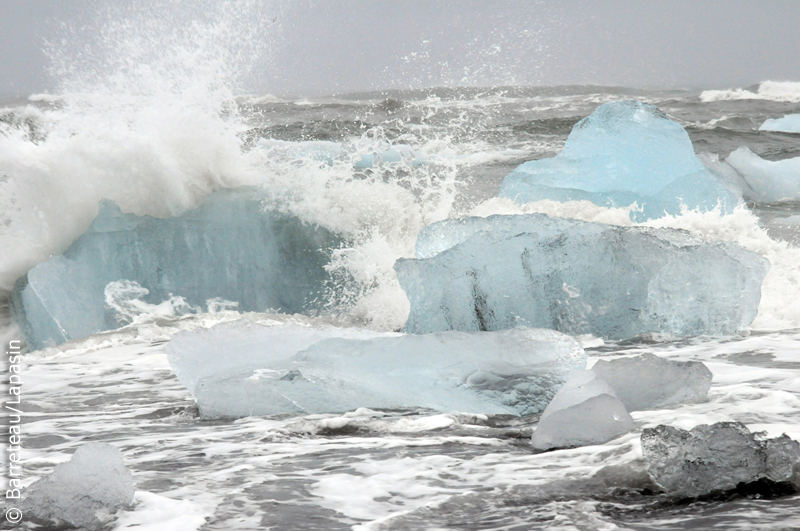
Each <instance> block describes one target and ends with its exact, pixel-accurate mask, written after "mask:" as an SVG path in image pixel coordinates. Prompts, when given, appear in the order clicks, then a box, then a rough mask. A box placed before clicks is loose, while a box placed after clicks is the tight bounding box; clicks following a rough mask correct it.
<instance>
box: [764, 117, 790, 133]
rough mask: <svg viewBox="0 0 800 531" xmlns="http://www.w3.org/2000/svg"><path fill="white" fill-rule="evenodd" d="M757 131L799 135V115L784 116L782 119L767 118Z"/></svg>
mask: <svg viewBox="0 0 800 531" xmlns="http://www.w3.org/2000/svg"><path fill="white" fill-rule="evenodd" d="M758 130H759V131H776V132H779V133H800V114H786V115H784V116H783V118H768V119H767V120H765V121H764V123H763V124H761V127H759V128H758Z"/></svg>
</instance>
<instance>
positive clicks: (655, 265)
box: [395, 214, 769, 339]
mask: <svg viewBox="0 0 800 531" xmlns="http://www.w3.org/2000/svg"><path fill="white" fill-rule="evenodd" d="M417 256H421V257H425V258H417V259H400V260H398V261H397V262H396V263H395V270H396V271H397V276H398V279H399V281H400V285H401V286H402V288H403V290H404V291H405V292H406V296H407V297H408V300H409V302H410V304H411V312H410V314H409V318H408V321H407V322H406V331H407V332H410V333H417V334H422V333H430V332H438V331H444V330H462V331H478V330H502V329H508V328H515V327H518V326H527V327H531V328H551V329H554V330H559V331H561V332H564V333H567V334H570V335H574V336H579V335H585V334H591V335H593V336H595V337H603V338H611V339H624V338H630V337H635V336H638V335H641V334H645V333H651V332H652V333H667V334H671V335H674V336H687V335H699V334H726V335H727V334H732V333H735V332H737V331H738V330H741V329H742V328H744V327H746V326H748V325H749V324H750V323H751V322H752V321H753V319H754V318H755V316H756V314H757V313H758V304H759V301H760V299H761V282H762V281H763V279H764V276H765V275H766V272H767V270H768V268H769V263H768V262H767V261H766V260H765V259H764V258H762V257H761V256H759V255H758V254H756V253H753V252H751V251H747V250H745V249H743V248H742V247H740V246H739V245H737V244H733V243H723V242H713V243H712V242H706V241H703V240H701V239H700V238H697V237H695V236H692V235H691V234H689V233H687V232H684V231H678V230H673V229H650V228H644V227H617V226H612V225H604V224H600V223H589V222H583V221H578V220H574V219H563V218H551V217H548V216H546V215H544V214H528V215H514V216H501V215H496V216H490V217H488V218H475V217H471V218H461V219H454V220H445V221H441V222H438V223H434V224H432V225H430V226H428V227H426V228H425V229H423V230H422V231H421V233H420V235H419V237H418V239H417Z"/></svg>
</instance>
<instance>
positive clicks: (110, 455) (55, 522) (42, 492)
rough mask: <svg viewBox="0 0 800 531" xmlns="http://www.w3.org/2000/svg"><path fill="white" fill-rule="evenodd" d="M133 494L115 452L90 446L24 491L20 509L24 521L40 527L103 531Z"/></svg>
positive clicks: (107, 446)
mask: <svg viewBox="0 0 800 531" xmlns="http://www.w3.org/2000/svg"><path fill="white" fill-rule="evenodd" d="M133 492H134V489H133V479H132V478H131V473H130V471H129V470H128V469H127V468H126V467H125V463H124V462H123V461H122V455H121V454H120V453H119V450H117V449H116V448H115V447H113V446H111V445H110V444H107V443H99V442H94V443H88V444H84V445H83V446H81V447H80V448H78V450H77V451H76V452H75V454H74V455H73V456H72V459H70V460H69V461H68V462H66V463H61V464H60V465H58V466H56V468H55V470H53V472H52V474H50V475H49V476H45V477H44V478H42V479H40V480H39V481H37V482H35V483H34V484H32V485H31V486H30V487H28V488H27V489H25V497H24V498H23V500H22V505H21V507H20V509H21V510H22V512H23V514H24V515H25V517H26V518H25V519H26V520H31V521H34V522H36V523H39V524H41V525H46V526H58V527H59V528H60V527H61V526H65V525H67V526H71V527H77V528H80V529H104V528H105V526H106V524H108V522H109V521H110V520H111V518H112V516H111V514H112V513H114V512H116V511H117V510H119V509H125V508H126V507H128V506H130V505H131V503H133Z"/></svg>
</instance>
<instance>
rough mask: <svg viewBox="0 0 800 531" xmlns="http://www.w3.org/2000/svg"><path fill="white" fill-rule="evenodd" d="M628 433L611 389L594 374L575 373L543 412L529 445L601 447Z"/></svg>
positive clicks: (622, 408) (629, 423)
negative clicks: (594, 445)
mask: <svg viewBox="0 0 800 531" xmlns="http://www.w3.org/2000/svg"><path fill="white" fill-rule="evenodd" d="M632 429H633V419H632V418H631V416H630V415H629V414H628V412H627V411H626V410H625V406H624V405H623V404H622V402H620V401H619V399H618V398H617V396H616V395H615V394H614V389H612V388H611V386H610V385H608V383H606V382H605V380H603V379H602V378H600V377H599V376H598V375H597V374H596V373H595V372H593V371H578V372H576V373H574V374H573V375H572V376H570V379H569V380H567V383H565V384H564V386H563V387H562V388H561V389H560V390H559V391H558V393H556V395H555V397H553V400H552V401H551V402H550V403H549V404H548V405H547V408H545V410H544V413H542V416H541V418H540V419H539V424H538V426H537V427H536V431H534V432H533V437H532V438H531V444H532V445H533V447H534V448H536V449H537V450H550V449H553V448H575V447H578V446H587V445H590V444H602V443H604V442H608V441H610V440H611V439H615V438H616V437H619V436H620V435H624V434H626V433H628V432H629V431H631V430H632Z"/></svg>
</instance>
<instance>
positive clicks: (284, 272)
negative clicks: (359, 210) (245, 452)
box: [12, 189, 341, 348]
mask: <svg viewBox="0 0 800 531" xmlns="http://www.w3.org/2000/svg"><path fill="white" fill-rule="evenodd" d="M340 242H341V240H340V239H339V238H338V237H337V236H335V235H334V234H332V233H330V232H329V231H327V230H325V229H322V228H320V227H316V226H312V225H308V224H305V223H302V222H301V221H300V220H299V219H297V218H294V217H292V216H288V215H285V214H281V213H278V212H274V211H265V210H264V209H263V207H262V204H261V201H260V200H259V199H258V195H257V193H256V192H255V191H254V190H252V189H238V190H225V191H220V192H217V193H215V194H213V195H212V196H210V197H209V198H207V200H206V201H204V202H203V203H202V204H201V205H200V206H198V207H197V208H195V209H193V210H190V211H188V212H186V213H185V214H183V215H182V216H178V217H174V218H168V219H158V218H152V217H149V216H144V217H139V216H136V215H133V214H123V213H122V212H120V210H119V208H118V207H117V206H116V205H115V204H113V203H110V202H106V203H103V204H102V205H101V208H100V213H99V214H98V216H97V218H96V219H95V220H94V222H93V223H92V225H91V227H90V228H89V229H88V230H87V231H86V233H84V234H83V235H82V236H81V237H80V238H79V239H78V240H77V241H76V242H75V243H73V244H72V246H71V247H70V248H69V249H67V250H66V251H65V252H64V254H63V255H58V256H54V257H52V258H51V259H50V260H48V261H47V262H44V263H42V264H39V265H37V266H36V267H34V268H33V269H32V270H31V271H29V272H28V274H27V275H26V276H25V277H23V278H22V279H20V280H19V281H18V282H17V284H16V287H15V289H14V293H13V295H12V297H13V303H14V310H15V313H16V316H17V319H18V320H19V321H20V322H21V324H22V328H23V329H24V330H25V333H26V337H27V340H28V343H29V345H30V346H31V347H32V348H41V347H44V346H48V345H56V344H59V343H62V342H64V341H68V340H70V339H76V338H81V337H85V336H88V335H91V334H94V333H97V332H101V331H104V330H111V329H115V328H118V327H119V326H121V325H123V324H126V323H125V322H124V319H123V320H120V316H119V315H118V314H117V312H116V311H115V309H114V308H113V307H110V306H108V305H107V304H106V301H105V299H106V288H107V287H108V286H109V285H110V284H112V283H121V284H120V285H122V284H124V285H131V286H135V285H137V284H138V286H139V287H140V288H143V289H144V290H147V291H146V292H145V291H140V292H141V293H147V295H146V297H145V302H148V303H155V304H158V303H161V302H162V301H165V300H168V299H170V298H171V297H172V296H173V295H175V296H180V297H183V298H184V299H185V302H186V303H187V304H188V305H191V306H198V307H204V306H205V305H206V301H207V300H209V299H215V298H219V299H224V300H226V301H232V302H235V303H238V309H239V310H241V311H265V310H267V309H274V310H281V311H284V312H287V313H294V312H302V311H307V310H310V309H314V308H316V305H318V304H319V300H318V298H319V297H320V294H321V293H322V291H323V289H324V287H325V282H326V281H327V280H328V279H329V275H328V273H327V272H326V271H325V265H326V264H327V263H328V259H329V256H328V255H327V254H326V251H328V250H330V249H332V248H335V247H337V246H338V245H339V244H340ZM134 282H135V283H136V284H133V283H134ZM112 285H116V284H112Z"/></svg>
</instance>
